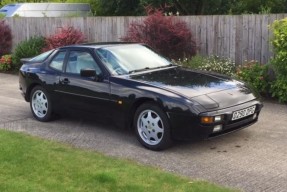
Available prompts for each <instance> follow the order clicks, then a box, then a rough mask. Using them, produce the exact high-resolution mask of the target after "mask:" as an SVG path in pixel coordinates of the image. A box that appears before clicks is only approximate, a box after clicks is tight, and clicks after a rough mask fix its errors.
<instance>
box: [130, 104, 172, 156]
mask: <svg viewBox="0 0 287 192" xmlns="http://www.w3.org/2000/svg"><path fill="white" fill-rule="evenodd" d="M134 127H135V131H136V135H137V138H138V140H139V142H140V143H141V144H142V145H143V146H144V147H146V148H148V149H151V150H155V151H159V150H163V149H166V148H168V147H170V146H171V144H172V139H171V134H170V126H169V123H168V119H167V116H166V114H165V113H164V112H163V111H162V109H161V108H160V107H158V106H157V105H156V104H155V103H151V102H149V103H144V104H142V105H141V106H140V107H139V108H138V109H137V110H136V113H135V116H134Z"/></svg>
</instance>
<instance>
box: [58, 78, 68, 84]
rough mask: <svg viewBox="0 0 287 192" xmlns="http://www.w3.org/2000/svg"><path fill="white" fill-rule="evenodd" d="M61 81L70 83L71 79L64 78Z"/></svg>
mask: <svg viewBox="0 0 287 192" xmlns="http://www.w3.org/2000/svg"><path fill="white" fill-rule="evenodd" d="M60 83H62V84H69V83H70V80H69V79H68V78H64V79H61V80H60Z"/></svg>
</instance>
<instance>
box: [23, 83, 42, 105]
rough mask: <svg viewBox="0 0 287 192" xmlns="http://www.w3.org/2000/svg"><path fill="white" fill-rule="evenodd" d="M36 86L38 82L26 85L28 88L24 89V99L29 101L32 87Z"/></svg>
mask: <svg viewBox="0 0 287 192" xmlns="http://www.w3.org/2000/svg"><path fill="white" fill-rule="evenodd" d="M36 86H41V84H39V83H32V84H31V85H29V87H28V89H27V91H26V94H25V100H26V101H27V102H30V95H31V92H32V90H33V89H34V87H36Z"/></svg>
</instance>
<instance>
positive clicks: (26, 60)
mask: <svg viewBox="0 0 287 192" xmlns="http://www.w3.org/2000/svg"><path fill="white" fill-rule="evenodd" d="M30 59H31V58H22V59H20V61H21V63H23V64H25V63H27V62H29V61H30Z"/></svg>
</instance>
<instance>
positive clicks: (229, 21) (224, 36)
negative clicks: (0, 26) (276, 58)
mask: <svg viewBox="0 0 287 192" xmlns="http://www.w3.org/2000/svg"><path fill="white" fill-rule="evenodd" d="M286 16H287V14H271V15H236V16H231V15H213V16H179V17H176V18H177V19H180V20H182V21H185V22H186V23H187V25H188V26H189V27H190V29H191V31H192V33H193V35H194V39H195V40H196V43H197V51H198V53H199V54H201V55H218V56H221V57H228V58H231V59H232V60H234V61H235V62H236V63H237V64H241V63H242V62H244V61H245V60H258V61H260V62H261V63H267V62H268V61H269V59H270V57H272V55H273V54H272V47H271V45H270V41H269V40H270V37H271V36H272V34H271V31H270V30H269V29H268V26H269V25H270V24H271V23H272V22H273V21H274V20H276V19H282V18H284V17H286ZM144 18H145V17H87V18H83V17H75V18H48V17H44V18H24V17H20V18H7V19H6V21H7V22H8V24H9V25H10V27H11V29H12V33H13V47H15V46H16V45H17V44H18V43H19V42H20V41H22V40H25V39H28V38H29V37H32V36H40V35H42V36H48V35H50V34H53V33H54V32H55V31H56V30H57V29H59V28H61V27H63V26H74V27H76V28H78V29H80V30H81V31H82V32H83V33H84V34H85V36H86V37H87V41H88V42H107V41H119V40H120V38H121V37H122V36H124V35H125V34H126V32H127V29H128V27H129V24H130V23H131V22H133V21H137V22H141V21H142V20H143V19H144Z"/></svg>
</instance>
